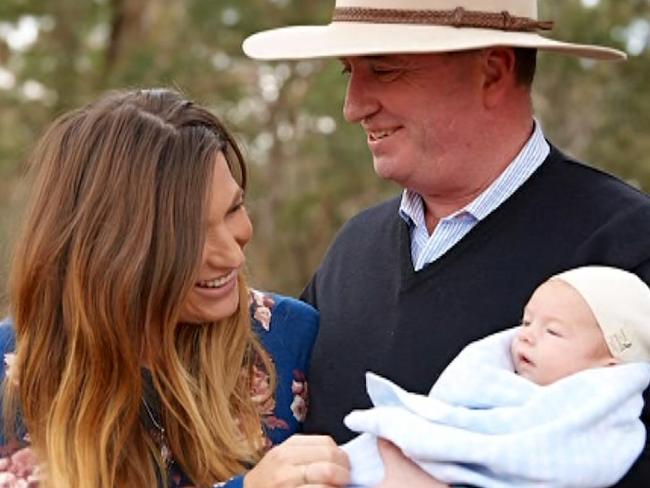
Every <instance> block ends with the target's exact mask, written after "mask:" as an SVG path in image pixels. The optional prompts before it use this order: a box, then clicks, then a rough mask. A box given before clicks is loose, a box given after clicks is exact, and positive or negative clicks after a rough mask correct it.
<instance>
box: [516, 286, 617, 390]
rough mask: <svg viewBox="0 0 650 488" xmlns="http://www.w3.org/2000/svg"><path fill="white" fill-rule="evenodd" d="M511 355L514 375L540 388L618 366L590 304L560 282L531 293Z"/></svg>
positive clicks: (570, 287) (541, 287)
mask: <svg viewBox="0 0 650 488" xmlns="http://www.w3.org/2000/svg"><path fill="white" fill-rule="evenodd" d="M511 352H512V360H513V363H514V367H515V371H516V372H517V373H518V374H520V375H521V376H523V377H525V378H528V379H529V380H531V381H533V382H535V383H537V384H539V385H548V384H550V383H553V382H554V381H557V380H559V379H560V378H564V377H565V376H568V375H570V374H573V373H576V372H578V371H582V370H584V369H587V368H595V367H599V366H607V365H609V364H613V363H615V362H616V361H615V360H614V359H613V358H612V356H611V354H610V352H609V349H608V348H607V345H606V344H605V339H604V337H603V333H602V331H601V329H600V327H598V322H597V321H596V317H594V314H593V313H592V311H591V309H590V308H589V306H588V305H587V302H585V300H584V299H583V298H582V296H581V295H580V293H578V292H577V291H576V290H575V289H574V288H573V287H572V286H571V285H569V284H567V283H565V282H564V281H561V280H557V279H554V280H549V281H547V282H546V283H544V284H542V285H541V286H540V287H539V288H537V289H536V290H535V293H533V296H532V297H531V298H530V300H529V301H528V304H527V305H526V307H525V308H524V316H523V319H522V327H521V329H520V330H519V332H518V333H517V336H516V337H515V339H514V340H513V341H512V346H511Z"/></svg>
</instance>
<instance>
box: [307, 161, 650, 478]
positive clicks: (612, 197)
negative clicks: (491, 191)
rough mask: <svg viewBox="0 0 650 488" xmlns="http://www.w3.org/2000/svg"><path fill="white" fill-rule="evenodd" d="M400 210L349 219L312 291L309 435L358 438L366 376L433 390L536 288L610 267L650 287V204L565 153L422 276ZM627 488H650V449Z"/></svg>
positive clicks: (393, 206) (393, 203) (647, 416)
mask: <svg viewBox="0 0 650 488" xmlns="http://www.w3.org/2000/svg"><path fill="white" fill-rule="evenodd" d="M398 208H399V198H395V199H392V200H390V201H387V202H384V203H382V204H380V205H378V206H376V207H373V208H371V209H369V210H366V211H364V212H362V213H361V214H359V215H357V216H356V217H354V218H353V219H351V220H350V221H349V222H348V223H347V224H346V225H345V226H344V227H343V229H342V230H341V231H340V233H339V235H338V236H337V237H336V239H335V241H334V242H333V244H332V246H331V247H330V249H329V251H328V253H327V255H326V257H325V259H324V261H323V263H322V266H321V267H320V269H319V270H318V271H317V272H316V274H315V275H314V277H313V279H312V281H311V282H310V283H309V285H308V286H307V288H306V289H305V291H304V293H303V297H302V298H303V299H304V300H306V301H307V302H309V303H311V304H312V305H314V306H315V307H316V308H317V309H319V311H320V314H321V326H320V332H319V336H318V338H317V341H316V345H315V348H314V351H313V355H312V364H311V368H310V389H311V392H310V394H311V410H310V415H309V417H308V419H307V423H306V425H305V429H306V431H308V432H324V433H329V434H331V435H333V436H334V437H335V439H336V440H337V441H338V442H343V441H346V440H348V439H350V438H351V437H352V436H353V433H352V432H350V431H349V430H347V429H346V428H345V426H344V425H343V423H342V419H343V417H344V416H345V414H347V413H348V412H350V411H351V410H353V409H356V408H367V407H369V406H370V401H369V399H368V397H367V395H366V393H365V388H364V373H365V372H366V371H368V370H370V371H374V372H377V373H379V374H381V375H383V376H386V377H388V378H390V379H391V380H393V381H395V382H396V383H397V384H399V385H400V386H402V387H404V388H405V389H407V390H410V391H413V392H417V393H427V392H428V391H429V389H430V388H431V385H433V383H434V382H435V381H436V379H437V378H438V376H439V375H440V373H441V372H442V370H443V369H444V368H445V367H446V366H447V364H449V362H450V361H451V359H452V358H454V356H456V354H458V353H459V352H460V350H461V349H462V348H463V347H464V346H466V345H467V344H469V343H470V342H472V341H474V340H477V339H479V338H482V337H485V336H487V335H489V334H491V333H494V332H496V331H499V330H503V329H505V328H507V327H510V326H513V325H515V324H517V323H518V322H519V320H520V318H521V313H522V309H523V306H524V305H525V303H526V302H527V300H528V298H529V297H530V295H531V293H532V291H533V290H534V289H535V288H536V287H537V286H538V285H539V284H540V283H542V282H543V281H545V280H546V279H547V278H548V277H550V276H551V275H553V274H555V273H558V272H560V271H563V270H566V269H569V268H572V267H576V266H580V265H586V264H607V265H610V266H617V267H620V268H624V269H627V270H631V271H633V272H635V273H637V274H638V275H639V276H641V278H642V279H644V280H645V281H646V282H648V283H650V198H649V197H648V196H647V195H646V194H644V193H642V192H640V191H638V190H636V189H634V188H632V187H630V186H628V185H626V184H625V183H623V182H622V181H620V180H618V179H616V178H615V177H613V176H610V175H607V174H605V173H603V172H601V171H599V170H596V169H594V168H591V167H588V166H585V165H582V164H580V163H578V162H575V161H572V160H569V159H568V158H567V157H566V156H564V155H563V154H561V153H560V152H559V151H557V150H556V149H553V150H552V151H551V154H550V155H549V156H548V158H547V160H546V161H545V162H544V164H542V166H541V167H540V168H539V169H538V170H537V171H536V172H535V173H534V174H533V175H532V176H531V177H530V179H529V180H528V181H526V183H524V185H523V186H522V187H521V188H519V189H518V190H517V191H516V192H515V193H514V194H513V195H512V196H511V197H510V198H509V199H508V200H507V201H506V202H505V203H503V204H502V205H501V206H500V207H499V208H498V209H496V210H495V211H494V212H493V213H492V214H490V215H489V216H488V217H487V218H486V219H484V220H483V221H481V222H479V223H478V224H477V225H476V227H474V228H473V229H472V230H471V231H470V232H469V233H468V234H467V235H466V236H465V237H464V238H463V239H462V240H461V241H460V242H459V243H458V244H456V245H455V246H454V247H452V248H451V249H450V250H449V251H448V252H447V253H446V254H445V255H443V256H442V257H441V258H440V259H438V260H437V261H435V262H433V263H432V264H430V265H428V266H427V267H425V268H424V269H422V270H421V271H418V272H415V271H414V270H413V265H412V262H411V254H410V237H409V230H408V226H407V224H406V223H405V222H404V221H403V220H402V219H400V218H399V215H398ZM647 393H648V392H646V408H645V409H644V413H643V420H644V423H645V424H646V426H648V422H649V421H650V409H648V402H647V399H648V394H647ZM619 486H621V487H622V486H629V487H640V486H650V451H649V450H648V449H647V448H646V450H645V451H644V453H643V454H642V456H641V460H640V461H639V462H637V464H636V465H635V467H634V468H633V469H632V471H631V473H630V475H628V477H627V478H626V479H625V480H624V481H623V482H622V483H621V484H620V485H619Z"/></svg>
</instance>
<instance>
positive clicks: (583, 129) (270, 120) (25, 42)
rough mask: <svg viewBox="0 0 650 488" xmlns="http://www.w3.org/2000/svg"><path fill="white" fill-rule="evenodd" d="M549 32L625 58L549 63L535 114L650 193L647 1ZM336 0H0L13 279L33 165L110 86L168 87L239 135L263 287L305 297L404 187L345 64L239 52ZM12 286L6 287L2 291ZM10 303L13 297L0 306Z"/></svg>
mask: <svg viewBox="0 0 650 488" xmlns="http://www.w3.org/2000/svg"><path fill="white" fill-rule="evenodd" d="M539 3H540V9H541V17H542V18H543V19H547V18H552V19H555V21H556V26H555V28H554V30H553V31H552V32H551V34H550V36H551V37H556V38H559V39H564V40H571V41H575V42H586V43H598V44H606V45H611V46H614V47H618V48H620V49H623V50H625V51H627V52H628V54H629V56H630V59H629V61H628V62H626V63H619V64H608V63H602V64H596V63H592V62H584V61H580V60H576V59H573V58H568V57H564V56H561V55H541V56H540V60H539V70H538V76H537V80H536V88H535V98H534V103H535V107H536V110H537V113H538V116H539V118H540V119H541V121H542V125H543V127H544V129H545V131H546V133H547V136H548V137H549V138H550V139H551V140H552V141H553V142H554V143H555V144H556V145H558V146H560V147H561V148H563V149H564V150H565V151H567V152H568V153H570V154H572V155H574V156H576V157H579V158H581V159H583V160H585V161H588V162H591V163H592V164H594V165H595V166H599V167H601V168H604V169H606V170H608V171H610V172H613V173H615V174H617V175H618V176H620V177H621V178H623V179H625V180H627V181H629V182H631V183H632V184H634V185H636V186H638V187H640V188H642V189H644V190H646V191H647V190H648V189H649V188H650V0H540V2H539ZM333 5H334V0H0V264H1V266H0V283H3V284H4V283H5V281H6V274H7V268H8V264H9V260H10V254H11V244H12V238H13V236H14V235H15V233H16V229H17V227H18V226H19V224H20V221H21V211H22V207H23V205H24V201H25V197H26V194H27V192H28V185H27V183H26V181H25V180H24V174H25V169H26V168H25V159H26V157H27V155H28V154H29V151H30V150H31V148H32V147H33V145H34V142H35V141H36V139H37V138H38V137H39V135H40V134H41V133H42V131H43V130H44V128H45V127H46V126H47V124H48V123H49V122H50V121H51V120H52V119H53V118H54V117H55V116H57V115H58V114H60V113H61V112H63V111H66V110H68V109H70V108H72V107H76V106H78V105H81V104H84V103H86V102H87V101H89V100H91V99H94V98H95V97H96V96H97V95H98V94H100V93H102V92H104V91H105V90H107V89H111V88H126V87H152V86H171V87H175V88H176V89H178V90H181V91H183V92H184V93H185V94H187V95H188V96H189V97H191V98H193V99H195V100H197V101H199V102H201V103H204V104H206V105H208V106H209V107H210V108H211V109H213V110H214V111H215V112H216V113H217V114H219V115H220V116H221V117H222V118H223V119H224V120H225V121H226V123H227V124H228V125H229V127H230V128H231V129H232V130H233V131H234V132H235V133H236V135H237V137H238V139H239V141H240V142H241V143H242V145H243V146H244V148H245V154H246V156H247V159H248V162H249V166H250V169H251V186H250V188H249V191H248V203H247V205H248V209H249V211H250V213H251V217H252V219H253V223H254V225H255V237H254V240H253V244H252V245H251V246H250V247H249V252H248V254H249V268H250V275H251V283H252V284H253V285H254V286H255V287H257V288H261V289H267V290H274V291H278V292H283V293H287V294H292V295H295V294H298V293H299V292H300V290H301V289H302V287H303V286H304V285H305V283H306V282H307V280H308V279H309V277H310V276H311V274H312V273H313V271H314V270H315V269H316V267H317V266H318V263H319V262H320V259H321V258H322V256H323V254H324V253H325V251H326V250H327V246H328V244H329V242H330V240H331V239H332V237H333V236H334V234H335V233H336V231H337V229H338V228H339V227H340V226H341V224H342V223H343V222H344V221H345V220H346V219H348V218H349V217H350V216H352V215H353V214H354V213H356V212H357V211H358V210H360V209H362V208H364V207H367V206H369V205H371V204H373V203H374V202H377V201H379V200H381V199H382V198H384V197H387V196H389V195H392V194H394V193H395V192H397V191H398V189H397V188H396V187H394V186H393V185H391V184H389V183H386V182H382V181H380V180H379V179H378V178H377V177H376V176H375V175H374V173H373V170H372V160H371V158H370V154H369V152H368V150H367V147H366V143H365V136H364V135H363V134H362V132H361V129H360V128H358V127H356V126H351V125H349V124H346V123H345V122H344V121H343V119H342V116H341V105H342V100H343V95H344V90H345V77H344V76H343V75H341V72H340V71H341V69H340V66H339V64H338V63H337V62H336V61H308V62H305V61H303V62H297V63H295V62H294V63H260V62H254V61H251V60H248V59H246V58H244V57H243V55H242V52H241V47H240V46H241V42H242V40H243V39H244V37H245V36H247V35H248V34H250V33H252V32H255V31H258V30H262V29H266V28H271V27H276V26H282V25H290V24H301V23H327V22H329V18H330V15H331V10H332V7H333ZM2 288H4V286H2ZM4 304H6V293H3V295H2V298H0V305H4Z"/></svg>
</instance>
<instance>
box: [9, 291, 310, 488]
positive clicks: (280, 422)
mask: <svg viewBox="0 0 650 488" xmlns="http://www.w3.org/2000/svg"><path fill="white" fill-rule="evenodd" d="M250 311H251V317H252V325H253V329H254V330H255V332H256V333H257V334H258V336H259V338H260V340H261V342H262V345H263V346H264V347H265V348H266V350H267V351H268V352H269V354H270V356H271V358H272V360H273V363H274V365H275V369H276V375H277V385H276V391H275V395H273V396H271V395H270V394H269V393H270V390H269V378H268V374H267V373H266V371H264V370H263V369H261V368H255V370H254V374H255V375H254V381H253V391H252V392H251V394H252V396H253V398H255V399H256V400H257V402H258V404H259V408H260V411H261V414H262V422H263V427H264V432H265V435H266V440H267V445H268V446H269V447H270V446H273V445H275V444H279V443H280V442H282V441H284V440H285V439H287V438H288V437H289V436H291V435H292V434H293V433H295V432H297V431H299V430H300V428H301V425H302V422H303V421H304V419H305V416H306V415H307V408H308V405H309V400H308V387H307V381H306V373H307V367H308V365H309V358H310V355H311V349H312V346H313V344H314V340H315V338H316V334H317V332H318V312H316V311H315V310H314V309H313V308H312V307H311V306H309V305H307V304H305V303H303V302H300V301H298V300H295V299H293V298H288V297H283V296H280V295H271V294H266V293H262V292H258V291H254V290H252V291H251V294H250ZM14 347H15V340H14V333H13V328H12V326H11V323H10V322H8V321H5V322H3V323H2V324H0V353H1V354H2V355H3V357H4V362H2V361H0V378H4V377H5V376H7V378H8V379H11V362H12V359H13V350H14ZM148 415H149V414H148V413H146V412H145V413H144V415H143V418H145V417H146V416H148ZM0 420H1V419H0ZM148 425H150V424H148ZM150 427H152V435H155V434H156V432H155V428H154V427H153V426H152V425H150ZM1 441H2V440H1V439H0V486H35V485H37V484H38V480H39V479H40V478H39V469H38V463H37V460H36V458H35V457H34V455H33V453H32V452H31V448H30V447H29V438H28V436H25V439H24V442H23V443H21V444H12V445H9V444H5V443H4V442H1ZM163 447H164V446H163ZM168 466H169V468H168V474H169V477H168V479H169V488H189V487H191V486H192V482H191V480H189V479H188V478H187V476H186V475H185V473H183V471H182V467H181V466H179V465H178V464H177V463H175V462H174V460H173V458H171V457H170V460H169V463H168ZM216 481H218V480H215V485H214V486H215V487H224V488H243V475H241V476H237V477H235V478H232V479H231V480H227V481H220V482H216Z"/></svg>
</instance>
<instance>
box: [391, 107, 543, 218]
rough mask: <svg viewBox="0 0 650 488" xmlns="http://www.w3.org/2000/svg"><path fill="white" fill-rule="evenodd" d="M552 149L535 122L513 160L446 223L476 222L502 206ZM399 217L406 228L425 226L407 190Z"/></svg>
mask: <svg viewBox="0 0 650 488" xmlns="http://www.w3.org/2000/svg"><path fill="white" fill-rule="evenodd" d="M550 150H551V148H550V146H549V144H548V142H546V139H545V138H544V133H543V131H542V128H541V124H540V123H539V121H537V120H536V119H535V120H534V128H533V133H532V134H531V136H530V138H529V139H528V141H527V142H526V144H525V145H524V147H523V148H522V149H521V151H519V153H518V154H517V156H515V159H513V160H512V162H511V163H510V164H509V165H508V166H507V168H506V169H505V170H504V171H503V172H502V173H501V174H500V175H499V177H498V178H497V179H496V180H494V181H493V182H492V183H491V184H490V186H488V187H487V188H486V189H485V190H484V191H483V192H482V193H481V194H480V195H479V196H478V197H476V198H475V199H474V200H472V201H471V202H470V203H469V204H467V205H466V206H465V207H463V208H461V209H459V210H457V211H456V212H454V213H453V214H451V215H449V216H447V217H446V219H453V218H455V217H458V216H460V215H462V216H463V217H465V216H471V217H473V219H475V220H477V221H479V220H482V219H484V218H485V217H487V216H488V215H489V214H490V213H492V212H493V211H494V210H495V209H496V208H497V207H498V206H499V205H501V204H502V203H503V202H505V201H506V200H507V199H508V198H509V197H510V195H512V194H513V193H514V192H515V191H516V190H517V189H518V188H519V187H520V186H521V185H522V184H523V183H524V182H525V181H526V180H527V179H528V178H529V177H530V175H532V174H533V173H534V172H535V170H536V169H537V168H539V166H540V165H541V164H542V163H543V162H544V160H545V159H546V157H547V156H548V154H549V152H550ZM399 215H400V217H401V218H402V219H403V220H404V221H405V222H406V223H408V224H409V225H411V226H413V225H415V226H420V225H424V204H423V202H422V197H421V196H420V195H419V194H418V193H416V192H414V191H412V190H409V189H408V188H406V189H404V191H403V192H402V200H401V202H400V208H399Z"/></svg>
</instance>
